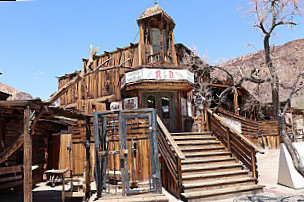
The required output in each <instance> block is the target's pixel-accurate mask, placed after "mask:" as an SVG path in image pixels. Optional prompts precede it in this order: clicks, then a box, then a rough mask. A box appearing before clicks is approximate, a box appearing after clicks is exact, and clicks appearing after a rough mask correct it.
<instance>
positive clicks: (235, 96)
mask: <svg viewBox="0 0 304 202" xmlns="http://www.w3.org/2000/svg"><path fill="white" fill-rule="evenodd" d="M233 102H234V113H235V114H236V115H240V112H239V103H238V92H237V89H236V88H235V89H234V100H233Z"/></svg>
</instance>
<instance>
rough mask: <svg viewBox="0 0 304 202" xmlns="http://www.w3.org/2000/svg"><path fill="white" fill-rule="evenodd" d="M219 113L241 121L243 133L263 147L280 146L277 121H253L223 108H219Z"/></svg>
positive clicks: (272, 147)
mask: <svg viewBox="0 0 304 202" xmlns="http://www.w3.org/2000/svg"><path fill="white" fill-rule="evenodd" d="M218 115H220V116H223V117H226V118H228V119H231V120H234V121H237V122H239V123H241V126H242V133H241V134H242V135H244V136H246V138H248V139H249V140H250V141H252V142H253V143H255V144H256V145H258V146H260V147H262V148H265V147H268V148H270V149H274V148H276V149H277V148H279V146H280V142H281V141H280V137H279V133H278V123H277V121H252V120H250V119H248V118H245V117H242V116H239V115H235V114H233V113H232V112H229V111H227V110H224V109H221V108H220V109H219V113H218Z"/></svg>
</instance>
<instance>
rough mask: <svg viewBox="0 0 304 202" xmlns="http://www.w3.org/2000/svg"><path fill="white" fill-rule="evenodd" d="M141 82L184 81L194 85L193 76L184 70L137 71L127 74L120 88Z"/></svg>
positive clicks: (144, 69)
mask: <svg viewBox="0 0 304 202" xmlns="http://www.w3.org/2000/svg"><path fill="white" fill-rule="evenodd" d="M141 80H175V81H180V80H185V81H189V82H191V83H194V74H193V73H192V72H190V71H188V70H186V69H146V68H143V69H138V70H135V71H132V72H127V73H126V74H125V75H124V77H123V78H122V80H121V87H123V86H125V85H126V84H128V83H133V82H137V81H141Z"/></svg>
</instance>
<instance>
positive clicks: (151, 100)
mask: <svg viewBox="0 0 304 202" xmlns="http://www.w3.org/2000/svg"><path fill="white" fill-rule="evenodd" d="M147 102H148V104H147V107H148V108H154V109H155V97H154V96H152V95H150V96H149V97H148V99H147Z"/></svg>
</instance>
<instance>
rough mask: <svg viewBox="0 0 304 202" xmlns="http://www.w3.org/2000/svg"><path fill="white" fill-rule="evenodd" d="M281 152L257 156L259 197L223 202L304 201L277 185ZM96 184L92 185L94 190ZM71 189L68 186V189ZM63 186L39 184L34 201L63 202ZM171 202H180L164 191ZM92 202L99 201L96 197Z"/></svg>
mask: <svg viewBox="0 0 304 202" xmlns="http://www.w3.org/2000/svg"><path fill="white" fill-rule="evenodd" d="M279 155H280V150H279V149H274V150H265V154H257V160H258V170H259V184H262V185H265V188H264V192H263V193H260V194H257V195H251V196H250V195H249V196H243V197H239V198H230V199H225V200H221V202H230V201H233V202H247V201H252V202H262V201H267V202H276V201H282V202H283V201H284V202H285V201H291V202H294V201H303V202H304V189H300V190H294V189H290V188H288V187H285V186H282V185H279V184H277V178H278V165H279ZM94 187H95V183H92V189H93V190H94ZM68 188H69V187H68V186H67V185H66V189H68ZM61 190H62V186H61V185H57V186H56V187H54V188H52V187H50V186H48V185H46V184H45V183H40V184H37V185H36V187H35V188H34V190H33V198H34V201H38V202H40V201H42V202H55V201H61ZM164 193H165V195H166V196H167V197H168V199H169V201H170V202H175V201H180V200H178V199H176V198H174V197H173V196H172V195H170V194H169V193H168V192H166V191H164ZM12 201H13V202H19V201H23V197H22V192H19V193H16V192H10V193H9V192H0V202H12ZM66 201H67V202H74V201H81V199H77V198H76V199H75V198H74V199H70V198H67V199H66ZM90 201H98V200H96V197H94V195H93V196H92V197H91V199H90Z"/></svg>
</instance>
